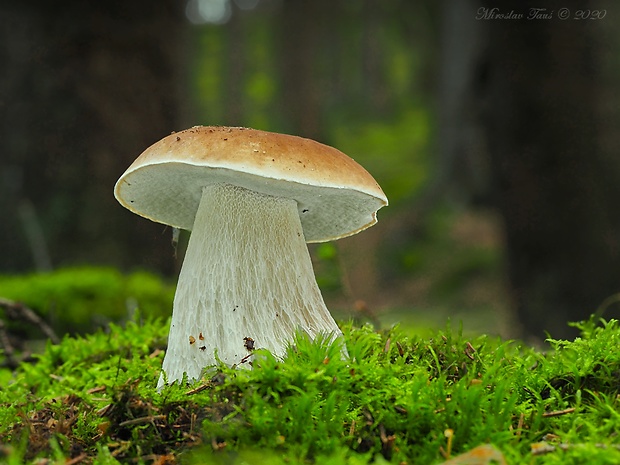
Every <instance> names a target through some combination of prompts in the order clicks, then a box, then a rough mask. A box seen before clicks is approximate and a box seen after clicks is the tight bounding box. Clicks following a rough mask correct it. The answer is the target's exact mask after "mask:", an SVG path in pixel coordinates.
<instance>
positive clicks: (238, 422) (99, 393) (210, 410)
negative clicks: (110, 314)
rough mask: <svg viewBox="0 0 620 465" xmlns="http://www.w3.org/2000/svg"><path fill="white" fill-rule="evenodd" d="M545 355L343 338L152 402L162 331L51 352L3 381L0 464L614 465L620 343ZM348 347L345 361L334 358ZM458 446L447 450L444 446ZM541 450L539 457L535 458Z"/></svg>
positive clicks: (176, 388)
mask: <svg viewBox="0 0 620 465" xmlns="http://www.w3.org/2000/svg"><path fill="white" fill-rule="evenodd" d="M580 327H581V329H582V337H581V338H579V339H577V340H576V341H573V342H567V341H552V344H553V347H554V350H553V351H551V352H549V353H541V352H538V351H535V350H533V349H531V348H528V347H525V346H522V345H520V344H517V343H515V342H509V341H501V340H499V339H492V338H488V337H485V336H480V337H476V338H467V337H464V336H463V335H461V334H459V333H458V332H457V333H455V332H453V331H451V330H450V329H447V330H445V331H441V332H438V333H437V334H435V335H433V337H432V338H421V337H417V336H415V337H413V336H408V335H407V334H404V333H402V332H401V331H400V330H399V329H398V328H394V329H391V330H388V331H382V332H376V331H374V330H373V328H371V327H370V326H364V327H361V328H358V327H353V326H352V325H350V324H345V325H343V331H344V339H343V341H339V342H337V343H335V344H329V343H327V342H326V341H325V340H320V339H319V340H315V341H309V340H308V339H307V338H306V337H305V336H304V335H302V334H300V335H297V337H296V338H295V340H294V344H293V345H292V346H291V347H290V348H289V350H288V353H287V355H286V357H284V359H278V358H276V357H274V356H273V355H271V354H270V353H269V352H266V351H262V350H257V351H256V352H255V358H254V362H253V369H251V370H243V369H238V370H233V369H230V368H227V367H223V366H220V367H211V368H210V369H208V370H207V371H206V372H205V376H204V378H203V380H202V381H200V382H197V383H195V384H193V385H191V386H187V385H178V384H177V385H173V386H170V387H166V388H165V389H163V390H162V392H157V391H156V389H155V385H156V383H157V378H158V376H159V371H160V367H161V363H162V359H163V349H164V347H165V341H166V336H167V325H166V324H163V323H162V322H159V321H148V322H146V323H142V324H138V323H136V322H130V323H128V324H127V325H126V326H125V327H124V328H123V327H120V326H115V325H112V326H111V327H110V329H109V331H105V332H104V331H98V332H96V333H95V334H92V335H87V336H84V337H65V338H64V339H63V341H62V342H61V343H60V344H58V345H52V344H48V346H47V347H46V349H45V351H44V353H42V354H41V355H40V356H38V358H37V361H36V362H35V363H31V364H26V363H24V364H22V365H21V366H20V367H19V368H18V369H17V370H16V371H15V373H14V374H13V376H12V377H11V379H10V380H9V379H8V377H6V376H4V377H1V378H0V379H2V385H0V406H1V407H0V444H4V446H2V448H0V454H4V458H3V460H4V461H6V462H7V463H22V462H26V463H33V462H34V461H35V460H36V459H37V458H40V457H48V458H52V459H54V460H61V459H64V458H65V457H70V458H74V459H75V458H76V457H82V458H81V459H80V461H81V462H83V463H89V462H90V463H101V464H109V463H129V462H138V463H152V462H154V461H156V460H160V462H159V463H165V461H164V460H169V461H170V462H171V461H172V460H175V461H177V462H180V463H222V464H224V463H226V464H229V463H238V464H241V463H249V464H258V463H267V462H268V463H274V464H278V463H289V464H290V463H293V464H294V463H320V464H321V465H325V464H365V463H370V462H372V463H379V464H380V463H421V464H426V463H429V464H430V463H441V462H442V461H443V460H444V457H443V456H442V451H445V450H446V449H447V448H448V447H450V448H451V453H452V455H455V454H458V453H462V452H466V451H468V450H471V449H472V448H474V447H476V446H479V445H481V444H489V443H490V444H494V445H495V447H497V448H498V449H499V450H500V451H501V452H502V453H503V454H504V456H505V457H506V460H507V461H508V463H531V464H555V463H563V464H564V463H575V464H576V463H601V464H606V463H610V464H611V463H618V462H619V461H620V451H619V450H618V437H617V432H618V430H619V429H620V401H619V399H618V390H619V388H620V382H619V381H620V379H619V373H620V353H618V351H617V350H615V349H616V348H617V347H618V338H620V328H619V326H618V323H617V322H616V321H610V322H603V323H602V324H599V325H597V324H595V322H594V321H590V322H588V323H584V324H582V325H581V326H580ZM343 344H344V346H345V347H346V351H347V353H348V356H346V357H344V356H343V355H342V354H343ZM446 430H451V431H452V432H453V440H452V442H451V445H450V446H448V442H447V439H446V436H445V432H446ZM542 441H545V444H546V447H547V449H546V450H548V452H546V453H544V454H543V453H537V454H533V453H532V446H535V447H534V450H537V451H538V452H540V451H541V449H540V448H538V449H537V448H536V447H537V446H536V444H539V443H540V442H542Z"/></svg>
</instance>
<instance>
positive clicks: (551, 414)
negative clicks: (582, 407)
mask: <svg viewBox="0 0 620 465" xmlns="http://www.w3.org/2000/svg"><path fill="white" fill-rule="evenodd" d="M574 411H575V408H574V407H571V408H567V409H564V410H555V411H553V412H545V413H543V414H542V416H543V418H549V417H559V416H560V415H566V414H568V413H573V412H574Z"/></svg>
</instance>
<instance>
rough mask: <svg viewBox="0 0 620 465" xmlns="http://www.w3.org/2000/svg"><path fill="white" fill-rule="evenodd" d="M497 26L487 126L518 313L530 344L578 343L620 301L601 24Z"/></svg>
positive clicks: (618, 231)
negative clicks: (587, 323) (597, 316)
mask: <svg viewBox="0 0 620 465" xmlns="http://www.w3.org/2000/svg"><path fill="white" fill-rule="evenodd" d="M491 3H492V4H491ZM487 6H488V7H489V8H493V7H497V8H499V9H500V10H501V11H502V12H509V11H510V10H511V9H512V8H514V7H511V6H510V5H509V4H508V2H499V3H498V2H488V5H487ZM562 6H563V7H567V8H569V9H570V10H571V12H573V13H574V12H575V11H576V10H577V9H585V10H587V9H588V8H590V9H594V8H595V7H594V6H593V4H592V3H590V2H575V1H573V2H568V3H567V2H565V3H564V4H562ZM525 11H527V10H525ZM486 26H488V32H489V37H488V44H489V66H488V69H487V70H486V72H485V73H483V74H481V76H480V77H481V79H485V78H486V79H488V81H485V82H483V84H484V85H485V86H486V88H487V89H488V94H487V98H488V101H487V102H486V104H487V106H486V107H485V108H484V124H485V127H486V131H487V135H488V141H489V149H490V155H491V170H492V179H493V184H494V186H493V187H494V189H493V192H494V197H495V199H496V201H497V205H498V206H499V208H500V211H501V213H502V215H503V218H504V222H505V229H506V239H507V254H508V262H509V273H510V279H511V282H512V289H513V292H514V298H515V301H516V305H517V310H518V313H519V317H520V320H521V322H522V324H523V327H524V331H525V334H526V335H534V336H537V337H540V338H541V337H544V331H548V332H549V333H550V334H551V335H552V336H553V337H570V336H572V335H574V331H572V330H571V329H570V328H568V327H567V325H566V322H567V321H578V320H582V319H584V318H587V317H588V316H589V315H590V314H591V313H592V312H594V311H595V310H596V309H597V307H598V306H599V305H600V304H601V303H602V302H603V300H604V299H605V298H607V297H608V296H610V295H612V294H614V293H616V292H618V290H619V289H620V243H619V241H620V223H619V213H618V199H619V198H620V166H619V160H620V159H619V158H618V157H617V154H615V156H613V157H612V156H607V155H606V153H605V151H604V150H603V149H602V147H601V133H600V130H601V127H602V125H601V123H602V121H601V113H600V107H599V104H600V97H601V94H600V89H601V79H600V76H601V73H600V68H601V65H600V62H599V61H598V58H599V57H600V56H601V55H600V51H601V46H602V45H604V44H602V41H601V40H600V39H601V35H600V22H597V21H575V20H572V19H569V20H566V21H562V20H561V19H559V18H558V17H557V11H556V15H555V16H554V18H553V19H551V20H532V21H527V20H522V21H508V20H504V21H502V20H489V21H486Z"/></svg>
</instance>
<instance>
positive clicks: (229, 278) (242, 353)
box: [158, 184, 342, 387]
mask: <svg viewBox="0 0 620 465" xmlns="http://www.w3.org/2000/svg"><path fill="white" fill-rule="evenodd" d="M298 329H301V330H303V331H305V332H307V333H308V335H309V336H310V337H312V338H314V337H315V336H317V335H318V334H319V333H326V334H331V335H332V337H337V336H339V335H341V334H342V333H341V332H340V329H339V328H338V326H337V325H336V323H335V321H334V319H333V318H332V316H331V315H330V313H329V310H328V309H327V307H326V306H325V303H324V301H323V297H322V296H321V292H320V290H319V288H318V286H317V283H316V280H315V277H314V272H313V269H312V263H311V261H310V255H309V253H308V248H307V246H306V243H305V240H304V234H303V230H302V226H301V222H300V219H299V212H298V209H297V203H296V202H295V201H294V200H291V199H284V198H277V197H272V196H267V195H263V194H259V193H256V192H253V191H250V190H247V189H243V188H240V187H236V186H231V185H228V184H217V185H214V186H210V187H206V188H204V189H203V193H202V199H201V201H200V206H199V207H198V211H197V213H196V218H195V220H194V227H193V230H192V234H191V237H190V240H189V244H188V247H187V251H186V255H185V260H184V263H183V267H182V269H181V273H180V276H179V283H178V286H177V290H176V294H175V297H174V308H173V312H172V322H171V326H170V335H169V338H168V349H167V351H166V356H165V358H164V363H163V371H164V372H165V375H166V379H167V381H168V383H172V382H175V381H178V380H181V379H182V378H183V374H184V373H186V374H187V378H188V380H193V379H197V378H199V377H200V374H201V371H202V370H203V369H204V368H205V367H207V366H209V365H214V364H216V363H217V359H219V360H221V361H222V362H224V363H226V364H228V365H233V364H240V363H243V362H245V361H247V360H248V356H249V355H250V354H251V350H250V349H251V348H252V346H253V347H254V348H265V349H269V350H270V351H271V352H272V353H274V354H275V355H277V356H281V355H283V354H284V352H285V349H286V346H287V343H289V342H290V341H291V339H292V337H293V335H294V334H295V331H296V330H298ZM247 338H250V339H251V340H250V339H247ZM252 341H253V342H252ZM163 384H164V376H163V374H162V376H161V377H160V380H159V383H158V387H161V386H162V385H163Z"/></svg>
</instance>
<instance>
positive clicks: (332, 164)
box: [114, 126, 388, 242]
mask: <svg viewBox="0 0 620 465" xmlns="http://www.w3.org/2000/svg"><path fill="white" fill-rule="evenodd" d="M217 183H226V184H232V185H236V186H240V187H243V188H245V189H249V190H252V191H256V192H259V193H261V194H266V195H271V196H276V197H285V198H291V199H294V200H295V201H296V202H297V207H298V210H299V216H300V218H301V224H302V226H303V230H304V236H305V238H306V241H307V242H323V241H329V240H333V239H339V238H341V237H346V236H350V235H353V234H355V233H357V232H359V231H362V230H364V229H366V228H368V227H370V226H372V225H373V224H375V223H376V222H377V219H376V212H377V210H378V209H379V208H381V207H383V206H385V205H387V203H388V201H387V198H386V196H385V194H384V193H383V191H382V190H381V187H379V184H377V182H376V181H375V180H374V178H373V177H372V176H371V175H370V174H369V173H368V172H367V171H366V170H365V169H364V168H362V167H361V166H360V165H359V164H358V163H356V162H355V161H354V160H353V159H351V158H349V157H348V156H347V155H345V154H344V153H342V152H341V151H339V150H337V149H335V148H333V147H330V146H327V145H324V144H321V143H319V142H315V141H313V140H310V139H305V138H302V137H297V136H290V135H286V134H278V133H273V132H266V131H259V130H256V129H248V128H236V127H222V126H195V127H193V128H190V129H186V130H185V131H180V132H176V133H172V134H170V135H169V136H166V137H164V138H163V139H161V140H160V141H159V142H156V143H155V144H153V145H151V146H150V147H149V148H147V149H146V150H145V151H144V152H143V153H142V154H141V155H140V156H139V157H138V158H137V159H136V160H135V161H134V162H133V163H132V164H131V166H130V167H129V168H128V169H127V170H126V171H125V173H123V175H122V176H121V177H120V178H119V180H118V181H117V182H116V186H115V187H114V195H115V197H116V199H117V200H118V201H119V202H120V203H121V205H123V206H124V207H126V208H127V209H129V210H131V211H132V212H134V213H136V214H138V215H141V216H144V217H145V218H148V219H150V220H153V221H156V222H158V223H164V224H168V225H170V226H174V227H176V228H181V229H187V230H191V229H192V226H193V224H194V217H195V215H196V211H197V210H198V204H199V202H200V199H201V196H202V189H203V188H204V187H205V186H209V185H212V184H217ZM231 213H233V212H231Z"/></svg>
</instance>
